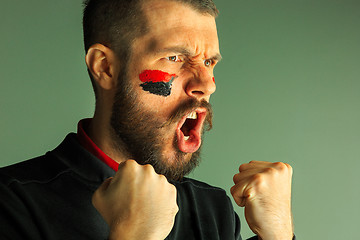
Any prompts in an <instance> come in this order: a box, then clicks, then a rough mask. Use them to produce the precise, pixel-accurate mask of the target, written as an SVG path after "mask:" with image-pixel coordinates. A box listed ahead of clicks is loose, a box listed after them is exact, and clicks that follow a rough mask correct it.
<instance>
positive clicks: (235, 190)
mask: <svg viewBox="0 0 360 240" xmlns="http://www.w3.org/2000/svg"><path fill="white" fill-rule="evenodd" d="M246 188H247V185H246V184H245V185H244V184H235V185H234V186H232V187H231V188H230V193H231V195H232V196H233V198H234V201H235V202H236V204H237V205H238V206H240V207H244V206H245V204H246V199H247V197H248V196H246V195H245V194H244V193H245V189H246Z"/></svg>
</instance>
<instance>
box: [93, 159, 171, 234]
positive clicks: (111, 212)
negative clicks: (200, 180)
mask: <svg viewBox="0 0 360 240" xmlns="http://www.w3.org/2000/svg"><path fill="white" fill-rule="evenodd" d="M92 201H93V205H94V207H95V208H96V209H97V210H98V211H99V212H100V214H101V215H102V216H103V218H104V219H105V221H106V222H107V223H108V225H109V227H110V236H109V239H111V240H113V239H121V240H127V239H151V240H163V239H165V238H166V236H167V235H168V234H169V233H170V231H171V229H172V227H173V225H174V220H175V215H176V213H177V212H178V206H177V204H176V188H175V186H174V185H172V184H170V183H169V182H168V181H167V179H166V178H165V176H163V175H159V174H157V173H156V172H155V171H154V168H153V167H152V166H151V165H144V166H142V165H139V164H138V163H137V162H136V161H134V160H128V161H126V162H124V163H122V164H120V166H119V170H118V172H117V173H116V175H115V176H114V177H113V178H109V179H107V180H106V181H105V182H104V183H103V184H102V185H101V186H100V187H99V188H98V189H97V190H96V192H95V193H94V195H93V199H92Z"/></svg>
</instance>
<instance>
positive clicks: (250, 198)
mask: <svg viewBox="0 0 360 240" xmlns="http://www.w3.org/2000/svg"><path fill="white" fill-rule="evenodd" d="M291 179H292V168H291V166H290V165H288V164H286V163H280V162H278V163H270V162H260V161H251V162H250V163H246V164H242V165H241V166H240V168H239V173H237V174H235V175H234V178H233V180H234V183H235V185H234V186H233V187H232V188H231V189H230V191H231V194H232V195H233V197H234V200H235V202H236V203H237V204H238V205H239V206H241V207H245V218H246V221H247V222H248V225H249V227H250V229H251V230H252V231H253V232H254V233H255V234H257V235H258V236H259V237H260V238H261V239H262V240H268V239H269V240H273V239H281V240H283V239H284V240H290V239H292V237H293V225H292V215H291Z"/></svg>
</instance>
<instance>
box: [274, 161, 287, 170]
mask: <svg viewBox="0 0 360 240" xmlns="http://www.w3.org/2000/svg"><path fill="white" fill-rule="evenodd" d="M273 165H274V167H275V168H276V169H279V170H280V171H284V170H286V169H287V166H286V165H285V163H283V162H276V163H274V164H273Z"/></svg>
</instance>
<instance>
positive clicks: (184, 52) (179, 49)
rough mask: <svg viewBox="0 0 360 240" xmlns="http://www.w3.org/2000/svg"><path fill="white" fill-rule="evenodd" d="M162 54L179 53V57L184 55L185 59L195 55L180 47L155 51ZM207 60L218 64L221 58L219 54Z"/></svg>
mask: <svg viewBox="0 0 360 240" xmlns="http://www.w3.org/2000/svg"><path fill="white" fill-rule="evenodd" d="M164 52H174V53H180V54H181V55H185V56H187V57H191V56H194V55H195V53H194V52H191V51H190V50H189V49H188V48H186V47H181V46H174V47H167V48H162V49H159V50H157V51H156V53H157V54H159V53H164ZM208 59H211V60H215V61H217V62H220V61H221V59H222V56H221V54H220V53H216V54H215V55H214V56H212V57H210V58H208Z"/></svg>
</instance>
